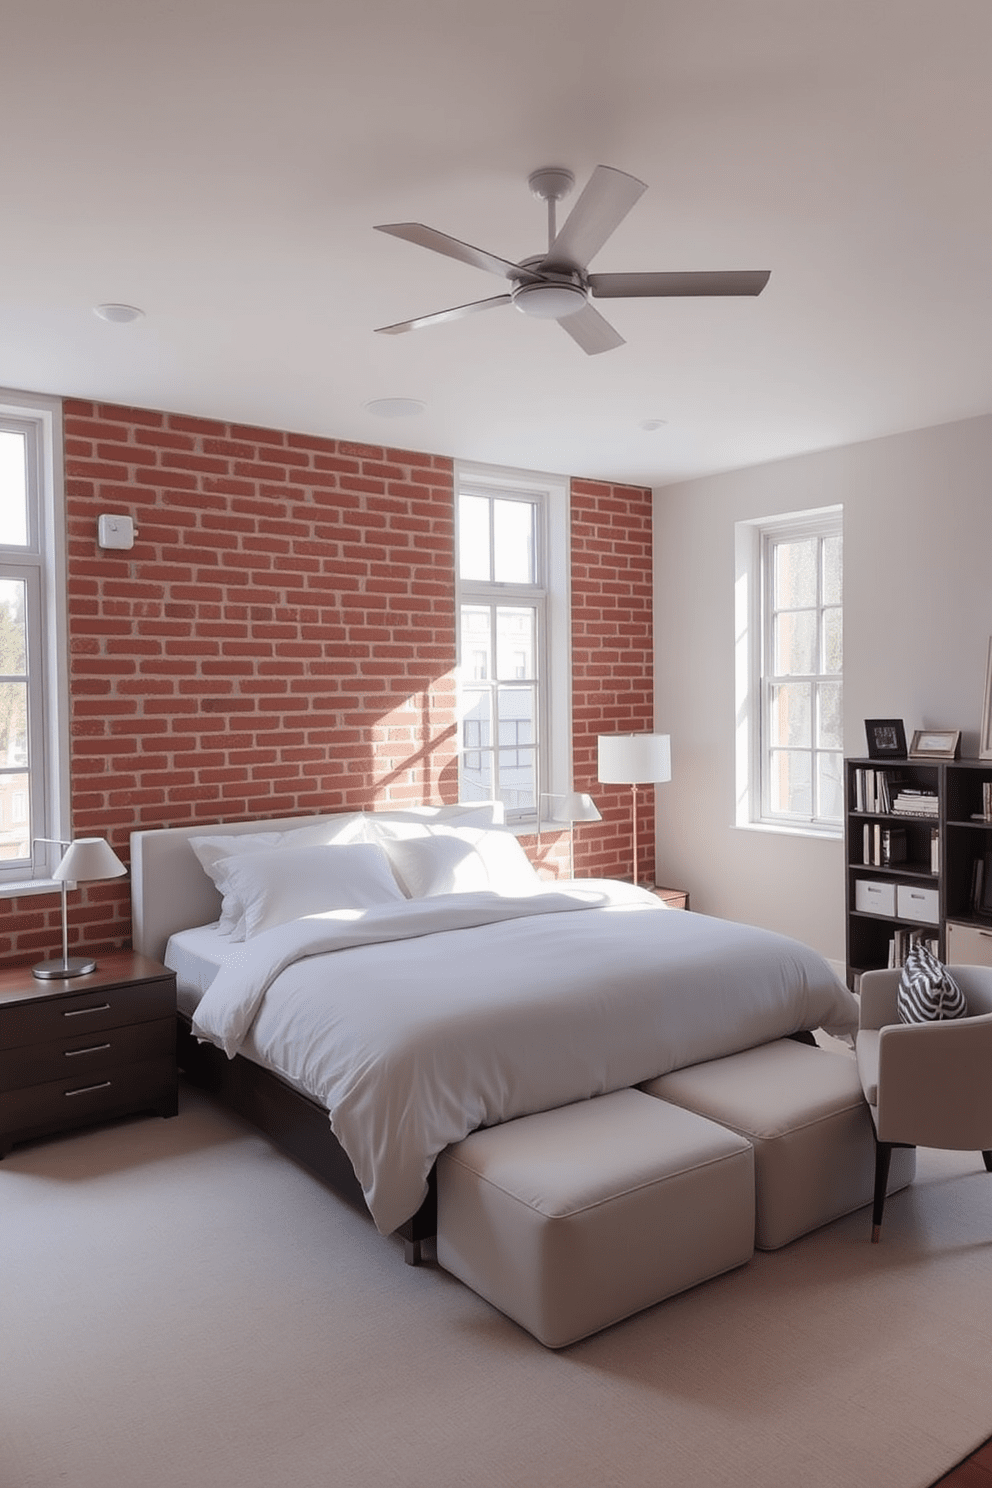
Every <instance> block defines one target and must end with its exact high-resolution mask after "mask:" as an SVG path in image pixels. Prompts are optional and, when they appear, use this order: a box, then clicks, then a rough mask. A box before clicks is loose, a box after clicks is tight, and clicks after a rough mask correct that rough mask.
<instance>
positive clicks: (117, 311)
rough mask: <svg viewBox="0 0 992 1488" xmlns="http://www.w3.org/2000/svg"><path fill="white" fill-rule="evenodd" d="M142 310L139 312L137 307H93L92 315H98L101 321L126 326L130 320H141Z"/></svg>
mask: <svg viewBox="0 0 992 1488" xmlns="http://www.w3.org/2000/svg"><path fill="white" fill-rule="evenodd" d="M144 313H145V312H144V310H139V309H138V307H137V305H94V306H93V314H94V315H99V317H100V319H101V320H109V321H112V322H113V324H114V325H127V324H128V323H129V322H130V321H132V320H141V319H142V317H143V316H144Z"/></svg>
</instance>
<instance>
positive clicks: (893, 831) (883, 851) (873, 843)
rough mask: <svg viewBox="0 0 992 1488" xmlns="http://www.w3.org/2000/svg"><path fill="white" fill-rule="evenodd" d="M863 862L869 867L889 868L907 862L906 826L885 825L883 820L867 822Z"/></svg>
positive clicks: (864, 834)
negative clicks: (894, 864)
mask: <svg viewBox="0 0 992 1488" xmlns="http://www.w3.org/2000/svg"><path fill="white" fill-rule="evenodd" d="M862 838H863V841H862V862H863V863H864V864H865V865H866V867H869V868H888V867H890V866H891V865H892V864H893V863H905V862H906V859H907V858H908V856H909V843H908V839H907V836H906V828H905V827H883V825H882V823H881V822H865V824H864V829H863V832H862Z"/></svg>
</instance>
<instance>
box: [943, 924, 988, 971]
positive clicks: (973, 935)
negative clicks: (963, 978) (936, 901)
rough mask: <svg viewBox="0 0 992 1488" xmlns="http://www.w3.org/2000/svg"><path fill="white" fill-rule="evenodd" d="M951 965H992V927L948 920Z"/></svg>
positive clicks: (948, 945)
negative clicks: (983, 927) (961, 923)
mask: <svg viewBox="0 0 992 1488" xmlns="http://www.w3.org/2000/svg"><path fill="white" fill-rule="evenodd" d="M947 964H948V965H949V966H992V929H988V930H984V929H982V927H981V926H980V925H955V924H954V923H953V922H952V921H951V920H948V922H947Z"/></svg>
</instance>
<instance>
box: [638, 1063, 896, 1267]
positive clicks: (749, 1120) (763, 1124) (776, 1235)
mask: <svg viewBox="0 0 992 1488" xmlns="http://www.w3.org/2000/svg"><path fill="white" fill-rule="evenodd" d="M641 1088H642V1089H643V1090H644V1091H645V1092H647V1093H648V1094H650V1095H654V1096H658V1097H659V1098H660V1099H661V1100H664V1101H668V1102H671V1103H673V1104H674V1105H677V1106H684V1107H685V1108H686V1109H687V1110H689V1111H694V1112H696V1114H697V1115H700V1116H705V1117H707V1118H708V1119H709V1120H710V1121H717V1122H719V1123H720V1125H721V1126H726V1127H728V1128H729V1129H730V1130H731V1131H734V1132H737V1133H739V1134H740V1135H741V1136H744V1137H746V1138H747V1139H748V1141H749V1142H751V1143H752V1145H753V1146H754V1187H755V1245H756V1246H757V1247H758V1249H759V1250H777V1249H778V1247H779V1246H780V1245H785V1244H787V1243H788V1242H789V1241H790V1240H795V1239H796V1237H797V1236H799V1235H804V1234H806V1233H807V1232H808V1231H809V1230H815V1229H817V1228H818V1227H819V1226H820V1225H822V1224H826V1223H828V1221H830V1220H832V1219H838V1218H839V1217H840V1216H841V1215H842V1214H849V1213H850V1212H851V1210H852V1209H860V1208H861V1207H862V1205H864V1204H870V1203H871V1200H872V1193H873V1189H874V1173H875V1138H874V1133H873V1130H872V1122H871V1116H870V1114H869V1111H868V1107H867V1105H866V1104H865V1099H864V1094H863V1092H862V1089H861V1082H860V1080H859V1078H858V1067H857V1063H856V1062H855V1060H854V1059H853V1058H852V1057H849V1056H848V1055H846V1054H842V1053H841V1054H834V1053H831V1052H828V1051H827V1050H824V1049H820V1048H818V1047H817V1048H814V1047H812V1046H811V1045H809V1044H801V1043H797V1042H796V1040H795V1039H788V1038H786V1039H779V1040H778V1041H777V1042H775V1043H771V1044H762V1045H761V1046H760V1047H758V1048H756V1049H747V1050H745V1051H744V1052H743V1053H741V1054H731V1055H728V1056H727V1058H725V1059H714V1060H712V1061H710V1062H709V1063H706V1064H694V1065H690V1066H689V1067H688V1068H686V1069H680V1070H674V1071H673V1072H672V1073H671V1074H668V1075H662V1076H660V1078H659V1079H657V1080H651V1081H649V1082H648V1084H646V1085H644V1086H643V1087H641ZM896 1159H898V1164H897V1162H896ZM915 1172H916V1155H915V1153H914V1152H913V1151H912V1150H899V1151H896V1152H895V1153H893V1161H892V1169H891V1172H890V1179H889V1192H890V1193H891V1192H894V1191H895V1189H897V1188H903V1187H905V1185H906V1184H907V1183H910V1182H912V1179H913V1176H914V1174H915Z"/></svg>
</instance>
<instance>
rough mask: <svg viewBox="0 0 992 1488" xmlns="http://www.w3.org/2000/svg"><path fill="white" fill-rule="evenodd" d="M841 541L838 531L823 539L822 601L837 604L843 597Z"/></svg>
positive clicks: (827, 603)
mask: <svg viewBox="0 0 992 1488" xmlns="http://www.w3.org/2000/svg"><path fill="white" fill-rule="evenodd" d="M841 557H842V542H841V536H840V533H839V532H838V533H836V535H835V536H833V537H825V538H824V539H823V603H824V604H825V605H839V604H840V603H841V600H842V598H843V595H842V593H841V587H842V583H843V573H844V569H843V564H842V561H841Z"/></svg>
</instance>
